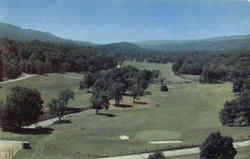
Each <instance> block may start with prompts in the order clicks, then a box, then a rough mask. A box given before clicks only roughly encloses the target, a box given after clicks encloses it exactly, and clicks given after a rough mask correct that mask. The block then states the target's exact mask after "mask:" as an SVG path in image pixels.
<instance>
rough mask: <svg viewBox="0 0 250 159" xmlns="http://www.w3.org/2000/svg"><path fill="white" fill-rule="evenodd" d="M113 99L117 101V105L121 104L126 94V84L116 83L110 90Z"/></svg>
mask: <svg viewBox="0 0 250 159" xmlns="http://www.w3.org/2000/svg"><path fill="white" fill-rule="evenodd" d="M110 94H111V97H112V98H114V99H115V104H116V105H118V104H120V101H121V100H122V96H123V94H124V84H122V83H118V82H115V83H114V84H113V85H112V86H111V88H110Z"/></svg>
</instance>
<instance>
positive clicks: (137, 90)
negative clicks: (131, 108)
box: [130, 84, 144, 103]
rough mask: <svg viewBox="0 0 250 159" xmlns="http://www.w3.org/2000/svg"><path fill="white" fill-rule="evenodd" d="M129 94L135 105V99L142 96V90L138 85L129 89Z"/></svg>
mask: <svg viewBox="0 0 250 159" xmlns="http://www.w3.org/2000/svg"><path fill="white" fill-rule="evenodd" d="M130 92H131V96H132V97H133V103H135V101H136V98H137V97H139V96H143V95H144V89H143V87H142V86H141V85H139V84H137V85H134V86H133V87H131V88H130Z"/></svg>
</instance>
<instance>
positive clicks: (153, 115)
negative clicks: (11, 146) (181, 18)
mask: <svg viewBox="0 0 250 159" xmlns="http://www.w3.org/2000/svg"><path fill="white" fill-rule="evenodd" d="M125 64H130V65H134V66H136V67H138V68H141V69H143V68H149V67H150V68H152V69H159V70H161V71H162V77H165V78H167V81H168V83H169V92H166V93H162V92H161V91H160V85H159V84H153V85H152V86H151V87H150V88H149V89H148V90H147V95H146V96H145V97H143V98H141V99H140V100H139V101H140V103H141V104H139V105H137V106H132V107H131V108H130V107H126V108H119V109H113V108H112V109H110V110H108V111H103V113H104V114H107V116H106V115H95V111H86V112H82V113H80V114H77V115H75V116H71V117H68V118H67V120H70V121H71V122H70V123H68V124H55V125H51V126H49V127H50V128H51V129H53V130H54V131H53V132H52V133H51V134H43V135H32V134H30V135H28V134H27V135H19V134H9V133H3V132H1V136H3V137H4V138H5V139H16V140H17V139H19V140H24V141H30V142H31V143H32V150H31V151H25V150H21V151H20V152H18V153H17V155H16V158H18V159H22V158H32V156H33V157H35V158H38V159H39V158H41V159H50V158H54V159H57V158H58V159H59V158H60V159H61V158H65V159H67V158H70V157H71V158H72V157H78V158H98V157H102V156H105V155H108V156H117V155H126V154H131V153H140V152H145V151H149V150H158V149H166V148H169V147H173V146H174V147H175V146H182V145H193V144H200V143H201V142H202V141H203V140H204V139H205V138H206V137H207V136H208V135H209V134H210V133H211V132H214V131H221V133H222V134H223V135H229V136H232V137H233V138H234V139H235V140H242V139H248V134H249V127H245V128H233V127H223V126H222V125H221V123H220V121H219V118H218V113H219V111H220V110H221V108H222V107H223V104H224V102H225V101H226V100H231V99H233V98H235V94H233V93H232V83H229V82H228V83H223V84H200V83H199V82H198V81H197V80H198V79H197V76H183V77H179V76H175V75H174V73H173V72H172V70H171V66H172V65H171V64H167V65H164V64H149V63H134V62H126V63H125ZM55 76H58V75H57V74H51V75H49V76H48V77H43V76H36V77H32V78H36V80H35V79H34V80H32V79H29V80H27V81H26V82H27V83H29V84H32V83H36V82H38V81H39V78H41V79H42V78H48V79H47V80H46V83H47V84H46V85H47V86H46V85H45V83H44V84H41V83H40V84H39V85H34V84H32V85H33V86H32V88H35V87H38V88H39V89H40V90H43V91H44V92H48V91H47V90H50V89H51V86H52V85H54V84H52V83H53V82H52V80H51V79H53V78H54V77H55ZM64 76H65V78H66V79H67V80H62V81H61V82H60V83H61V86H62V85H63V82H65V83H71V82H70V81H71V80H72V84H69V85H68V86H67V88H71V87H72V88H75V86H74V85H77V84H78V82H77V81H75V80H74V79H73V78H71V77H72V74H66V75H64ZM75 76H77V75H74V77H75ZM42 81H43V80H42ZM42 81H40V82H42ZM20 82H21V81H20ZM20 82H18V83H19V84H20V85H22V84H25V83H20ZM22 82H25V80H24V81H22ZM74 83H75V84H74ZM50 84H51V85H50ZM61 86H60V87H61ZM54 89H56V90H59V85H58V87H57V88H56V87H54ZM78 93H79V92H78ZM53 94H56V93H55V92H54V93H53ZM51 96H52V95H51ZM79 97H80V99H82V100H83V101H82V102H85V103H86V102H88V98H89V97H88V94H87V93H86V92H85V91H82V93H81V94H79ZM122 104H125V105H132V99H131V97H125V98H124V100H123V101H122ZM70 105H71V106H72V103H71V104H70ZM108 114H109V115H108ZM125 125H126V126H125ZM121 135H127V136H129V137H130V140H129V141H122V140H120V138H119V136H121ZM161 140H182V141H183V143H182V144H162V145H152V144H149V142H150V141H161ZM72 145H74V146H72ZM107 145H109V146H107Z"/></svg>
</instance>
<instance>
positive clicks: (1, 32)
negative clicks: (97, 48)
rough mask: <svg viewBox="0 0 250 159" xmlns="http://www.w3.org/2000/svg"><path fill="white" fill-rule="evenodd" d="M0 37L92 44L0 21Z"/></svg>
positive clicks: (18, 39)
mask: <svg viewBox="0 0 250 159" xmlns="http://www.w3.org/2000/svg"><path fill="white" fill-rule="evenodd" d="M0 38H8V39H11V40H17V41H32V40H40V41H48V42H53V43H74V44H78V45H85V46H86V45H87V46H93V45H94V44H92V43H90V42H82V41H73V40H67V39H63V38H60V37H57V36H55V35H53V34H51V33H47V32H42V31H36V30H31V29H23V28H21V27H18V26H15V25H11V24H6V23H0Z"/></svg>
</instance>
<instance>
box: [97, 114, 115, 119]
mask: <svg viewBox="0 0 250 159" xmlns="http://www.w3.org/2000/svg"><path fill="white" fill-rule="evenodd" d="M97 115H102V116H106V117H109V118H113V117H116V115H115V114H110V113H98V114H97Z"/></svg>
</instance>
